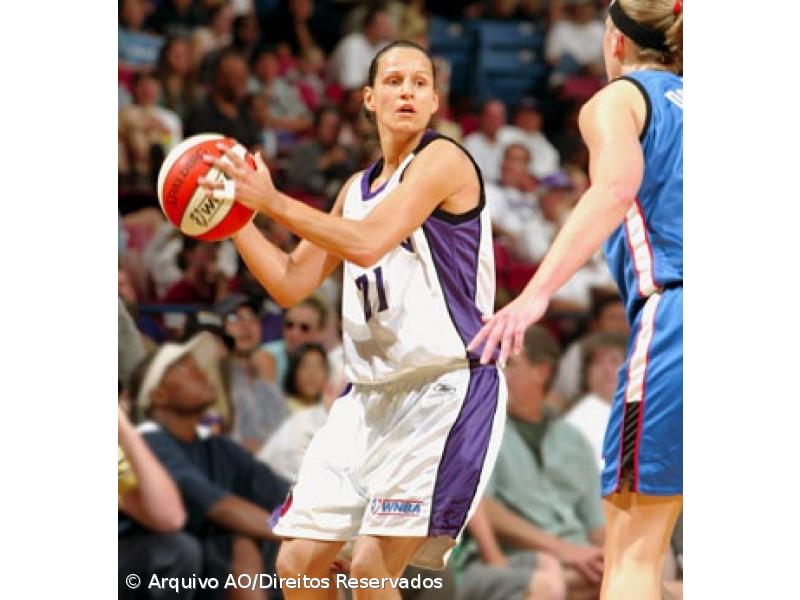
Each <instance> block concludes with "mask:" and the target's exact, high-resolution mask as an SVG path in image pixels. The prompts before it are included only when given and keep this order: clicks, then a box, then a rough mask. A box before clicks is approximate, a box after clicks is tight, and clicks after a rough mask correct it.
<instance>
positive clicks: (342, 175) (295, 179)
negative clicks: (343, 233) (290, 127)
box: [286, 106, 357, 201]
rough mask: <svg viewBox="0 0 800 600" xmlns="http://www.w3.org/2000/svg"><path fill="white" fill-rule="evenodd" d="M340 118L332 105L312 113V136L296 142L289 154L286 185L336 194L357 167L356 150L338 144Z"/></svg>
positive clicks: (330, 195) (330, 196)
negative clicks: (313, 114)
mask: <svg viewBox="0 0 800 600" xmlns="http://www.w3.org/2000/svg"><path fill="white" fill-rule="evenodd" d="M341 125H342V119H341V116H340V115H339V109H338V108H336V107H335V106H324V107H322V108H321V109H320V110H319V112H317V114H316V115H315V116H314V137H313V138H311V139H309V140H307V141H305V142H302V143H300V144H298V145H297V146H295V147H294V148H293V149H292V152H291V154H290V156H289V168H288V171H287V174H286V175H287V178H286V186H287V187H289V188H291V189H294V190H297V191H298V192H303V193H307V194H311V195H314V196H318V197H320V198H324V199H326V200H328V201H331V200H333V199H334V198H335V197H336V194H337V193H338V191H339V189H340V188H341V187H342V185H343V184H344V183H345V182H346V181H347V178H348V177H350V175H352V174H353V173H354V172H355V171H356V169H357V164H356V156H355V152H353V151H351V149H350V148H348V147H346V146H343V145H342V144H340V143H339V141H338V140H339V133H340V131H341Z"/></svg>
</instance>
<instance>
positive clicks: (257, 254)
mask: <svg viewBox="0 0 800 600" xmlns="http://www.w3.org/2000/svg"><path fill="white" fill-rule="evenodd" d="M257 163H258V164H259V169H263V170H265V169H266V167H265V166H263V162H262V161H261V160H260V155H258V156H257ZM354 178H355V176H353V177H351V178H350V179H349V180H348V181H347V182H346V183H345V184H344V185H343V186H342V189H341V190H340V191H339V195H338V197H337V198H336V202H335V203H334V205H333V208H332V209H331V215H337V216H340V215H341V214H342V206H343V204H344V198H345V196H346V195H347V189H348V188H349V187H350V183H351V182H352V181H353V179H354ZM233 243H234V244H235V245H236V249H237V250H238V251H239V254H240V255H241V256H242V259H243V260H244V262H245V264H246V265H247V268H248V269H250V272H251V273H252V274H253V275H254V276H255V278H256V279H257V280H258V281H259V283H261V285H262V286H264V289H266V290H267V291H268V292H269V293H270V295H271V296H272V297H273V299H274V300H275V301H276V302H277V303H278V304H279V305H281V306H282V307H284V308H288V307H290V306H294V305H295V304H297V303H298V302H300V301H301V300H302V299H303V298H305V297H306V296H308V295H309V294H310V293H311V292H313V291H314V290H315V289H317V288H318V287H319V286H320V284H322V282H323V281H324V280H325V279H326V278H327V277H328V276H329V275H330V274H331V273H332V272H333V271H334V270H335V269H336V267H337V266H339V263H341V259H340V258H339V257H338V256H336V255H335V254H333V253H330V252H328V251H327V250H325V249H324V248H321V247H320V246H317V245H314V244H312V243H310V242H308V241H306V240H301V241H300V243H299V244H298V245H297V247H296V248H295V249H294V251H292V252H291V253H290V254H287V253H286V252H284V251H283V250H281V249H280V248H278V247H277V246H275V245H274V244H272V243H271V242H269V241H268V240H266V239H265V238H264V236H263V235H261V232H260V231H259V230H258V228H257V227H256V226H255V225H253V224H252V223H250V224H248V225H247V226H246V227H244V228H243V229H242V230H240V231H239V232H238V233H237V234H235V235H234V236H233Z"/></svg>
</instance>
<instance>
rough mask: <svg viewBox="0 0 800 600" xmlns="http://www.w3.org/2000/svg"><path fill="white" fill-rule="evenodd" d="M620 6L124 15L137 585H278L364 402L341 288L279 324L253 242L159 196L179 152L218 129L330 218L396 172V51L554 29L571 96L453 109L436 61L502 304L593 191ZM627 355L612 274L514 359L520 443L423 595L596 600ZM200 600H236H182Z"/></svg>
mask: <svg viewBox="0 0 800 600" xmlns="http://www.w3.org/2000/svg"><path fill="white" fill-rule="evenodd" d="M604 5H605V3H604V2H602V1H597V2H595V1H590V0H550V1H546V0H486V1H476V2H468V3H460V2H444V1H436V0H428V1H425V0H407V1H405V2H400V1H389V2H383V3H374V2H342V1H333V0H327V1H326V0H288V1H285V2H284V1H278V0H120V1H119V33H118V40H119V77H118V82H119V83H118V85H119V173H118V176H119V215H120V220H119V231H120V245H119V290H118V293H119V299H120V301H119V314H120V319H119V329H120V339H119V358H120V361H119V363H120V370H119V383H120V422H119V437H120V493H119V510H120V518H119V523H120V534H119V535H120V537H119V540H120V541H119V544H120V545H119V548H120V566H119V568H120V574H121V575H122V574H124V573H128V572H132V571H131V570H132V569H133V570H137V569H138V571H141V573H140V574H141V575H143V576H144V575H145V574H146V575H147V576H148V577H149V576H150V575H151V574H152V573H157V574H159V576H164V577H168V576H181V575H182V574H183V575H184V576H191V575H192V574H193V573H194V574H197V575H199V574H200V573H201V572H202V573H205V574H206V575H209V576H220V575H221V576H222V577H223V578H224V577H225V576H226V575H227V574H228V573H258V572H274V565H273V563H274V558H275V552H276V548H277V543H276V540H275V539H274V537H273V536H272V534H271V531H270V529H269V515H270V513H271V512H272V511H273V510H275V509H276V508H278V507H279V506H280V504H281V503H282V502H283V500H284V497H285V496H286V492H287V490H288V489H289V487H290V485H291V483H292V481H293V480H294V478H295V477H296V476H297V471H298V469H299V464H300V461H301V459H302V456H303V452H304V451H305V448H306V447H307V445H308V443H309V441H310V439H311V437H312V436H313V434H314V432H315V431H316V430H317V429H318V428H319V427H320V426H321V425H322V424H323V423H324V422H325V419H326V417H327V413H328V411H329V410H330V407H331V406H332V404H333V403H334V402H335V401H336V398H337V397H338V396H339V395H340V394H341V393H342V391H343V390H344V388H345V386H346V382H345V380H344V374H343V355H342V348H341V332H340V323H339V319H338V314H339V312H340V311H339V308H340V302H341V271H340V270H338V271H337V272H335V273H334V274H333V275H332V276H331V277H330V278H329V279H328V280H327V281H326V282H325V284H324V285H323V286H322V287H321V288H320V290H318V292H317V293H316V294H315V295H313V296H312V297H310V298H308V299H306V300H303V301H302V302H300V303H299V304H298V305H296V306H293V307H291V308H289V309H288V310H285V311H284V310H282V309H280V308H279V307H278V306H277V304H276V303H275V302H274V301H273V300H272V299H271V298H270V297H269V296H268V295H267V293H266V292H265V291H264V290H263V289H262V288H261V286H260V285H259V284H258V283H257V282H256V281H255V279H254V278H253V276H252V275H251V274H250V272H249V271H248V270H247V268H246V266H245V265H244V264H243V262H242V261H241V260H240V259H239V257H238V255H237V253H236V250H235V248H234V247H233V244H232V243H231V242H230V241H224V242H220V243H216V244H209V243H205V242H200V241H197V240H193V239H190V238H187V237H185V236H182V235H181V234H180V233H179V232H178V231H177V230H176V229H175V228H174V227H173V226H171V225H170V224H169V223H167V222H166V221H165V220H164V218H163V217H162V215H161V212H160V210H159V209H158V201H157V198H156V195H155V180H156V176H157V172H158V168H159V167H160V164H161V161H162V160H163V158H164V156H165V155H166V153H168V152H169V150H170V149H171V148H172V147H174V145H175V144H177V143H178V142H179V141H181V139H183V138H184V137H186V136H190V135H193V134H196V133H201V132H209V131H212V132H218V133H221V134H224V135H226V136H231V137H234V138H236V139H237V140H239V141H240V142H241V143H242V144H244V145H245V146H247V147H248V149H249V150H250V151H252V152H261V153H262V155H263V156H264V157H265V160H266V162H267V164H268V166H269V168H270V170H271V172H272V176H273V178H274V179H275V181H276V184H277V185H278V187H280V188H281V189H283V190H285V191H286V192H287V193H290V194H291V195H294V196H295V197H297V198H300V199H302V200H304V201H306V202H308V203H309V204H311V205H313V206H316V207H317V208H319V209H322V210H327V209H328V208H329V207H330V206H331V204H332V201H333V199H334V198H335V195H336V193H337V192H338V190H339V188H340V187H341V185H342V184H343V183H344V182H345V181H346V180H347V178H348V177H349V176H350V175H351V174H352V173H354V172H355V171H357V170H359V169H363V168H365V167H367V166H368V165H369V164H371V163H372V162H374V161H375V160H376V159H377V157H378V155H379V151H380V149H379V147H378V145H377V138H376V136H375V132H374V130H373V126H372V125H371V123H370V122H369V120H368V119H367V118H366V116H365V113H364V111H363V110H362V106H361V88H362V86H363V85H364V83H365V81H366V75H367V67H368V65H369V62H370V60H371V59H372V57H373V56H374V54H375V53H376V52H377V51H378V50H379V49H380V48H381V47H382V46H383V45H385V44H387V43H388V42H389V41H391V40H393V39H397V38H407V39H413V40H414V41H416V42H418V43H420V44H422V45H423V46H428V45H429V41H430V40H429V39H428V23H429V20H430V19H432V18H446V19H450V20H454V21H459V22H466V21H469V20H471V19H495V20H502V21H508V22H515V21H522V22H534V23H536V24H537V26H539V27H541V28H542V29H543V31H545V32H546V38H545V48H544V52H543V56H542V57H541V58H542V61H543V62H544V63H545V64H546V65H547V72H548V76H547V78H546V79H545V81H544V83H543V85H542V86H541V87H540V88H538V89H534V90H531V92H530V94H529V95H528V96H527V97H525V98H524V99H523V100H522V101H519V102H516V103H509V102H507V101H506V100H505V99H504V98H490V99H488V100H486V101H484V102H482V103H480V104H478V103H476V102H474V101H473V99H472V98H470V97H451V96H450V94H449V90H450V85H449V83H450V82H449V77H450V75H451V68H450V65H449V64H448V62H447V60H446V59H445V58H443V57H437V56H435V55H434V62H435V65H436V71H437V76H436V82H435V85H436V88H437V91H438V92H439V94H440V97H441V102H440V109H439V112H438V113H437V114H436V115H434V117H433V119H432V122H431V127H433V128H435V129H437V130H438V131H440V132H441V133H443V134H445V135H448V136H450V137H452V138H454V139H455V140H457V141H459V142H460V143H462V144H463V145H464V146H465V147H466V148H467V149H469V151H470V152H471V154H472V155H473V157H474V158H475V160H476V162H477V163H478V165H479V166H480V168H481V172H482V175H483V179H484V182H485V188H486V200H487V206H488V208H489V210H490V211H491V216H492V223H493V226H494V233H495V255H496V266H497V285H498V292H497V302H496V304H497V306H498V307H499V306H502V305H503V304H504V303H505V302H507V301H509V300H510V299H511V298H513V297H514V296H515V295H516V294H517V293H518V292H519V290H520V289H521V287H522V286H523V285H524V284H525V283H526V282H527V280H528V279H529V278H530V276H531V275H532V274H533V273H534V272H535V270H536V267H537V264H538V263H539V261H541V259H542V257H543V255H544V253H545V251H546V250H547V248H548V246H549V245H550V243H551V241H552V240H553V238H554V236H555V235H556V234H557V232H558V230H559V228H560V227H561V225H562V224H563V222H564V220H565V218H566V217H567V216H568V214H569V213H570V211H571V209H572V208H573V206H574V205H575V202H576V201H577V199H578V198H579V197H580V195H581V193H582V192H583V191H584V190H585V189H586V188H587V186H588V176H587V167H588V165H587V154H586V149H585V147H584V146H583V143H582V142H581V139H580V134H579V132H578V128H577V115H578V111H579V108H580V106H581V104H582V103H583V101H585V99H586V98H588V97H589V96H590V95H591V94H592V93H594V91H596V90H597V89H599V87H601V86H602V85H603V83H604V72H603V68H602V53H601V50H600V47H601V45H600V41H601V38H602V32H603V25H602V21H601V19H602V15H601V9H602V8H603V6H604ZM255 223H256V226H257V227H258V228H259V229H260V231H261V233H262V234H263V235H264V236H265V237H267V238H268V239H269V240H270V241H272V242H273V243H274V244H276V245H277V246H279V247H280V248H282V249H284V250H287V251H290V250H291V249H292V248H293V247H294V245H295V244H296V243H297V240H296V239H295V238H294V237H293V236H292V234H291V233H290V232H289V231H287V230H286V229H285V228H283V227H282V226H281V225H279V224H276V223H273V222H271V221H269V220H267V219H262V218H261V217H257V218H256V221H255ZM627 336H628V326H627V322H626V320H625V316H624V310H623V307H622V303H621V301H620V299H619V297H618V295H617V294H616V292H615V291H614V286H613V282H612V280H611V278H610V275H609V273H608V270H607V268H606V267H605V265H604V264H603V261H602V257H601V256H598V257H596V259H595V260H593V261H592V262H590V263H589V265H587V266H586V267H584V268H583V269H581V271H580V272H579V273H578V274H577V275H576V276H575V277H574V278H573V279H572V280H571V281H570V282H568V283H567V284H566V285H565V286H564V288H563V289H562V290H561V291H560V292H559V294H558V295H557V296H556V297H555V298H554V300H553V303H552V305H551V310H550V313H549V314H548V316H547V318H546V319H545V320H544V321H543V323H542V324H541V326H536V327H533V328H531V329H530V330H529V331H528V333H527V335H526V338H525V351H524V353H523V355H521V356H520V357H517V358H515V359H513V360H511V361H510V363H509V365H508V374H507V375H508V381H509V399H510V403H509V413H508V426H507V429H506V435H505V438H504V440H503V444H502V447H501V451H500V458H499V459H498V467H497V469H496V471H495V475H494V476H493V478H492V481H491V483H490V485H489V488H488V493H487V495H486V497H485V500H484V502H483V503H482V504H481V508H480V510H479V513H478V516H476V519H475V520H474V523H473V524H471V525H470V528H469V532H468V533H467V535H465V540H464V542H463V543H462V545H461V546H459V547H458V548H457V549H456V551H455V552H454V559H453V560H452V561H451V564H450V566H449V567H448V571H446V572H445V574H444V576H445V579H446V581H447V582H448V583H447V585H445V589H443V590H438V591H436V593H435V594H433V595H431V592H430V591H428V592H427V593H428V594H429V595H428V596H423V595H422V594H419V595H418V596H414V597H419V598H423V597H429V598H456V597H459V598H474V599H475V600H481V599H486V600H490V599H493V598H498V599H500V598H583V597H586V598H589V597H596V593H597V582H598V580H599V578H600V576H601V575H602V568H603V567H602V558H601V552H600V550H599V545H600V544H601V543H602V539H603V515H602V510H601V508H600V506H601V505H600V498H599V491H598V490H599V466H600V464H601V457H600V455H599V452H600V446H601V443H602V435H603V429H604V426H605V420H606V419H607V415H608V412H609V410H610V408H609V407H610V402H611V400H612V398H613V392H614V389H615V387H616V382H617V372H618V370H619V368H620V365H621V364H622V361H623V359H624V355H625V349H626V344H627ZM131 423H133V424H134V425H135V426H137V427H135V426H134V425H131ZM165 482H167V483H165ZM676 541H679V540H676ZM487 549H488V550H487ZM677 558H678V559H679V560H678V565H680V556H678V557H677ZM672 567H673V570H672V571H671V572H670V573H668V574H667V575H666V577H667V578H674V577H675V572H674V565H673V566H672ZM138 571H137V572H138ZM119 591H120V597H134V595H132V594H133V593H132V592H131V591H130V590H128V589H126V588H125V586H124V585H121V586H120V590H119ZM241 592H242V594H241V595H242V597H245V595H246V594H245V593H243V591H241ZM139 593H140V595H139V596H136V597H153V598H156V597H161V596H158V592H157V591H152V593H151V594H150V595H149V596H142V595H141V593H142V590H140V591H139ZM266 593H267V592H265V591H264V590H256V591H253V592H252V595H251V596H250V597H259V598H264V597H268V596H265V594H266ZM214 594H216V596H215V595H214ZM259 594H261V595H259ZM270 594H272V596H274V597H280V593H279V592H270ZM193 595H194V597H198V598H208V597H224V595H221V594H220V592H219V590H217V591H216V592H214V591H209V590H194V591H193V592H187V593H186V594H185V595H184V596H182V597H186V598H189V597H193ZM163 597H167V594H166V593H165V594H163ZM230 597H234V596H230ZM404 597H412V596H411V595H406V596H404Z"/></svg>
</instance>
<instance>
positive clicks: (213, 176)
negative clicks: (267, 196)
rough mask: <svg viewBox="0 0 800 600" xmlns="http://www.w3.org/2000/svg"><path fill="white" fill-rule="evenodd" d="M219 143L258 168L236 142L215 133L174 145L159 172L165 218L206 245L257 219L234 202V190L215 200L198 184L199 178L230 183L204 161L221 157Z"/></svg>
mask: <svg viewBox="0 0 800 600" xmlns="http://www.w3.org/2000/svg"><path fill="white" fill-rule="evenodd" d="M220 143H221V144H224V145H225V146H226V147H228V148H231V149H232V150H233V152H234V153H236V154H238V155H239V156H241V157H243V158H244V159H245V161H247V163H248V164H249V165H250V166H251V167H253V168H254V169H255V166H256V165H255V161H254V160H253V157H252V156H251V155H250V153H249V152H247V150H246V149H245V148H244V146H242V145H241V144H239V143H238V142H237V141H236V140H234V139H231V138H226V137H224V136H221V135H219V134H216V133H201V134H198V135H193V136H192V137H190V138H186V139H185V140H183V141H182V142H181V143H180V144H178V145H177V146H175V147H174V148H173V149H172V151H171V152H170V153H169V154H168V155H167V157H166V158H165V159H164V164H162V165H161V170H160V171H159V172H158V202H159V204H161V210H162V211H164V215H165V216H166V217H167V219H169V221H170V222H171V223H172V224H173V225H175V226H176V227H177V228H178V229H180V230H181V231H182V232H183V233H185V234H186V235H188V236H190V237H193V238H197V239H200V240H205V241H207V242H214V241H218V240H224V239H225V238H228V237H230V236H232V235H233V234H234V233H236V232H237V231H239V230H240V229H241V228H242V227H244V226H245V225H247V223H249V222H250V221H251V220H252V219H253V217H254V216H255V211H253V210H251V209H249V208H247V207H246V206H244V205H243V204H240V203H239V202H235V201H234V200H233V189H232V187H231V194H230V196H229V197H227V198H225V197H222V198H220V197H212V196H211V194H210V193H209V192H208V190H206V189H204V188H202V187H201V186H199V185H198V184H197V180H198V178H200V177H205V178H207V179H210V180H212V181H222V182H223V183H226V182H228V181H230V180H228V178H227V177H226V175H225V174H224V173H223V172H222V171H220V170H219V169H217V168H216V167H213V166H210V165H209V164H208V163H206V162H204V161H203V156H204V155H211V156H214V157H219V156H222V151H220V149H219V148H217V144H220ZM223 160H224V161H228V159H227V158H223ZM231 183H232V182H231ZM223 196H224V195H223Z"/></svg>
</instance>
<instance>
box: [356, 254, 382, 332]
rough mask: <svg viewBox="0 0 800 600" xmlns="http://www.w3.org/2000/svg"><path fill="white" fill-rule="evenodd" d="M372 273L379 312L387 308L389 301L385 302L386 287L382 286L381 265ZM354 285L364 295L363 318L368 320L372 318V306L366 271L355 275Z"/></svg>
mask: <svg viewBox="0 0 800 600" xmlns="http://www.w3.org/2000/svg"><path fill="white" fill-rule="evenodd" d="M373 273H375V286H376V287H377V288H378V312H381V311H383V310H386V309H387V308H389V303H388V302H386V289H385V288H384V287H383V267H377V268H376V269H374V270H373ZM356 287H357V288H358V289H360V290H361V293H362V294H363V295H364V320H365V321H369V320H370V319H371V318H372V306H371V304H370V301H369V279H367V274H366V273H364V274H363V275H361V276H359V277H356Z"/></svg>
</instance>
